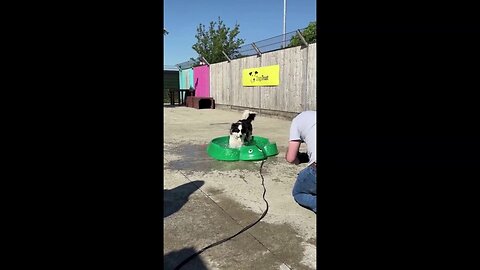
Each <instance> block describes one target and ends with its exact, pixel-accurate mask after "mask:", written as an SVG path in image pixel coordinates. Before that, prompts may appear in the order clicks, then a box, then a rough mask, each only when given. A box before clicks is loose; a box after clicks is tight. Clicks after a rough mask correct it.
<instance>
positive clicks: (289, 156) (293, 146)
mask: <svg viewBox="0 0 480 270" xmlns="http://www.w3.org/2000/svg"><path fill="white" fill-rule="evenodd" d="M301 143H302V142H301V141H290V142H289V143H288V148H287V152H286V153H285V160H286V161H287V162H289V163H292V164H295V165H298V164H299V163H300V160H299V159H298V156H297V154H298V150H299V149H300V144H301Z"/></svg>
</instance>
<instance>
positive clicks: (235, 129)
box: [230, 122, 243, 138]
mask: <svg viewBox="0 0 480 270" xmlns="http://www.w3.org/2000/svg"><path fill="white" fill-rule="evenodd" d="M242 128H243V127H242V124H241V123H238V122H237V123H233V124H232V126H231V127H230V135H233V136H235V137H237V138H239V137H241V136H242Z"/></svg>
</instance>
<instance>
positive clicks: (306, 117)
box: [290, 111, 317, 165]
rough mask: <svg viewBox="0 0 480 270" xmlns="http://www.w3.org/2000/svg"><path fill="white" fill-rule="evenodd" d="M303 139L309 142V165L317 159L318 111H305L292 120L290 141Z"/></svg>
mask: <svg viewBox="0 0 480 270" xmlns="http://www.w3.org/2000/svg"><path fill="white" fill-rule="evenodd" d="M295 140H301V141H303V142H305V143H306V144H307V154H308V157H309V161H308V165H310V164H312V163H313V162H316V161H317V112H316V111H305V112H302V113H300V114H299V115H297V116H296V117H295V118H293V120H292V125H291V126H290V141H295Z"/></svg>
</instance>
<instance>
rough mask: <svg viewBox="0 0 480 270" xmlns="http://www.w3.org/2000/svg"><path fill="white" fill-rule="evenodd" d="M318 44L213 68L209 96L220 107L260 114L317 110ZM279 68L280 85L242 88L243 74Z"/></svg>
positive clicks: (248, 58)
mask: <svg viewBox="0 0 480 270" xmlns="http://www.w3.org/2000/svg"><path fill="white" fill-rule="evenodd" d="M316 45H317V44H316V43H313V44H310V45H309V46H308V47H303V46H302V47H301V46H297V47H294V48H288V49H283V50H277V51H274V52H269V53H264V54H262V55H261V56H249V57H245V58H240V59H235V60H232V61H231V62H227V61H225V62H221V63H216V64H212V65H210V74H211V75H210V95H211V97H213V98H214V99H215V103H216V104H217V105H220V106H221V105H226V106H231V107H233V106H235V107H242V108H252V109H257V110H261V111H277V112H287V113H298V112H301V111H306V110H316V109H317V107H316V98H317V91H316V90H317V81H316V78H317V55H316V54H317V51H316ZM271 65H279V66H280V85H278V86H268V87H266V86H265V87H244V86H242V70H243V69H246V68H256V67H263V66H271Z"/></svg>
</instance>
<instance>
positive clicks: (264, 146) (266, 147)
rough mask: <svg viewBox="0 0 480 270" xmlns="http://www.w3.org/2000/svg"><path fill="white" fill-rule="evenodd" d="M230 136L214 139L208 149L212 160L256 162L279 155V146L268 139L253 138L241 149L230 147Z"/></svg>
mask: <svg viewBox="0 0 480 270" xmlns="http://www.w3.org/2000/svg"><path fill="white" fill-rule="evenodd" d="M229 138H230V136H223V137H218V138H215V139H213V140H212V141H211V142H210V144H209V145H208V147H207V153H208V155H210V156H211V157H212V158H214V159H217V160H225V161H238V160H245V161H247V160H248V161H255V160H263V159H266V158H267V157H270V156H275V155H277V154H278V149H277V144H276V143H274V142H270V141H269V140H268V139H267V138H263V137H260V136H253V137H252V141H251V142H250V143H249V144H247V145H243V146H241V147H240V148H230V147H228V140H229Z"/></svg>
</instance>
